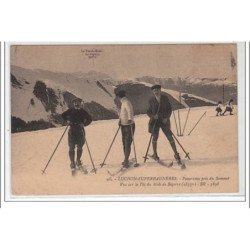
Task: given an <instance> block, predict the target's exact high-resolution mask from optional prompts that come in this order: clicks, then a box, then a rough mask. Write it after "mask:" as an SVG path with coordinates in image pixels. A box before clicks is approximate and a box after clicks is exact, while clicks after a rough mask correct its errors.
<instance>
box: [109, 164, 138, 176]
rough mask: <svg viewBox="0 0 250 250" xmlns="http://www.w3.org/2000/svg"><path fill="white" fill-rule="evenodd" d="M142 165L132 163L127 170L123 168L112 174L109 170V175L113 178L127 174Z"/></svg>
mask: <svg viewBox="0 0 250 250" xmlns="http://www.w3.org/2000/svg"><path fill="white" fill-rule="evenodd" d="M139 166H140V165H139V164H138V163H135V162H130V163H129V167H127V168H125V167H123V166H122V167H121V168H119V169H118V170H117V171H115V172H114V173H111V172H110V171H109V170H107V172H108V174H109V175H110V176H112V177H114V176H116V175H118V174H120V173H121V174H123V173H125V172H127V171H128V170H130V169H132V168H136V167H139Z"/></svg>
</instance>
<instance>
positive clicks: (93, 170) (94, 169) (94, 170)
mask: <svg viewBox="0 0 250 250" xmlns="http://www.w3.org/2000/svg"><path fill="white" fill-rule="evenodd" d="M85 141H86V146H87V149H88V153H89V158H90V160H91V163H92V167H93V169H92V170H91V172H94V173H95V174H96V168H95V165H94V162H93V158H92V156H91V153H90V149H89V145H88V141H87V138H86V136H85Z"/></svg>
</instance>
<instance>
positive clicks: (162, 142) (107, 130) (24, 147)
mask: <svg viewBox="0 0 250 250" xmlns="http://www.w3.org/2000/svg"><path fill="white" fill-rule="evenodd" d="M235 109H237V107H235ZM205 111H207V113H206V115H205V116H204V117H203V119H202V120H201V122H200V123H199V124H198V125H197V127H196V128H195V130H194V131H193V132H192V134H191V135H190V136H187V134H188V132H189V131H190V130H191V129H192V128H193V126H194V125H195V123H196V122H197V121H198V119H199V118H200V117H201V115H202V114H203V113H204V112H205ZM187 112H188V109H182V110H180V117H181V123H182V128H183V125H184V122H185V118H186V115H187ZM117 122H118V120H108V121H97V122H93V123H92V124H91V125H90V126H89V127H87V128H86V134H87V140H88V144H89V147H90V150H91V153H92V156H93V160H94V163H95V165H96V167H97V168H100V163H102V161H103V159H104V157H105V155H106V152H107V150H108V147H109V145H110V143H111V141H112V139H113V136H114V134H115V132H116V130H117V128H118V127H117ZM135 123H136V130H135V145H136V150H137V152H136V153H137V159H138V162H139V163H140V164H141V166H140V167H138V168H133V169H130V170H129V171H127V172H125V173H124V174H123V175H122V176H137V177H138V176H156V177H157V176H175V177H176V178H178V179H179V180H181V179H182V178H183V177H190V176H196V177H204V176H206V177H210V176H213V177H216V176H229V177H230V185H227V183H224V182H222V183H221V186H219V187H211V189H210V192H218V191H220V192H233V191H237V185H238V166H237V165H238V163H237V155H238V153H237V115H234V116H229V115H227V116H224V117H215V107H201V108H194V109H193V108H192V109H191V112H190V115H189V120H188V122H187V126H186V132H185V134H184V136H182V137H177V138H178V140H179V141H180V142H181V144H182V145H183V147H184V148H185V149H186V151H187V152H189V153H190V157H191V160H187V159H186V158H185V155H184V153H183V152H182V150H181V149H180V147H179V146H178V145H177V148H178V151H179V153H180V155H181V158H182V159H183V161H184V162H185V163H186V166H187V169H186V170H179V169H178V167H177V165H176V163H174V167H173V168H166V167H163V166H160V165H159V164H157V163H156V162H154V161H152V160H151V159H149V160H148V161H147V162H146V164H143V158H142V157H143V156H144V154H145V151H146V148H147V145H148V141H149V138H150V134H149V133H148V132H147V126H148V117H147V116H146V115H139V116H137V117H136V118H135ZM171 127H172V131H173V132H174V134H175V135H176V128H175V123H174V120H173V116H171ZM64 129H65V127H60V128H52V129H47V130H40V131H34V132H23V133H16V134H12V136H11V138H12V141H11V144H12V152H11V157H12V158H11V164H12V165H11V184H12V190H11V191H12V194H13V195H14V197H15V195H24V196H25V195H27V196H29V195H34V196H40V195H41V196H44V195H84V194H89V195H91V194H129V193H137V194H143V193H148V194H152V193H183V192H196V193H199V192H204V190H203V189H202V187H199V188H194V187H189V188H183V187H174V188H171V187H165V188H163V187H154V188H148V187H138V188H137V189H135V188H134V187H125V188H124V187H121V186H120V184H121V182H119V181H118V180H113V181H108V180H107V179H108V178H110V175H109V174H108V173H107V170H110V172H112V173H113V172H115V171H117V170H118V169H119V167H120V163H121V162H122V161H123V152H122V142H121V133H120V132H119V134H118V136H117V138H116V140H115V142H114V145H113V147H112V149H111V151H110V154H109V156H108V158H107V160H106V163H107V165H105V166H104V167H103V168H102V169H99V170H98V171H97V174H92V173H91V174H88V175H83V174H82V173H81V172H78V173H77V175H76V176H75V177H72V176H71V172H70V168H69V158H68V142H67V137H68V135H67V133H66V134H65V136H64V138H63V140H62V142H61V144H60V146H59V147H58V150H57V151H56V153H55V155H54V157H53V158H52V160H51V162H50V164H49V166H48V169H47V171H46V174H44V175H42V174H41V171H42V170H43V169H44V167H45V165H46V163H47V161H48V159H49V158H50V156H51V154H52V152H53V150H54V148H55V146H56V144H57V142H58V141H59V139H60V137H61V135H62V133H63V131H64ZM149 153H152V151H151V150H150V152H149ZM158 154H159V156H160V157H161V159H162V160H164V161H165V162H170V161H171V160H173V152H172V150H171V148H170V145H169V143H168V141H167V139H166V138H165V137H164V135H163V133H162V132H160V136H159V140H158ZM133 157H134V153H133V148H132V151H131V158H133ZM82 160H83V163H84V165H86V166H87V169H88V171H90V170H91V169H92V165H91V161H90V158H89V156H88V153H87V149H86V145H85V146H84V151H83V157H82Z"/></svg>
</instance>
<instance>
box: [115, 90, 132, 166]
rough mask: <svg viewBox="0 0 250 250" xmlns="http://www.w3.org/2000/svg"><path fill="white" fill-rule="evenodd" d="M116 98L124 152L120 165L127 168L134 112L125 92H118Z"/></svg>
mask: <svg viewBox="0 0 250 250" xmlns="http://www.w3.org/2000/svg"><path fill="white" fill-rule="evenodd" d="M116 96H117V97H118V98H119V101H120V103H121V106H120V112H119V126H121V132H122V144H123V152H124V161H123V162H122V165H123V167H124V168H128V167H129V156H130V152H131V144H132V142H133V136H134V132H135V123H134V110H133V106H132V104H131V102H130V101H129V99H128V98H127V97H126V91H125V90H120V91H118V92H117V93H116Z"/></svg>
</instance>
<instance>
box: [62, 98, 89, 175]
mask: <svg viewBox="0 0 250 250" xmlns="http://www.w3.org/2000/svg"><path fill="white" fill-rule="evenodd" d="M72 103H73V107H72V108H70V109H68V110H67V111H65V112H64V113H63V114H62V117H63V119H64V120H65V121H67V122H68V124H69V126H70V128H69V132H68V144H69V159H70V168H71V171H72V175H74V174H75V172H76V166H77V167H82V162H81V156H82V148H83V145H84V143H85V130H84V127H86V126H88V125H89V124H90V123H91V122H92V118H91V116H90V115H89V113H88V112H87V111H86V110H84V109H83V107H82V100H81V99H80V98H75V99H74V100H73V101H72ZM75 146H77V154H76V162H75Z"/></svg>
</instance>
